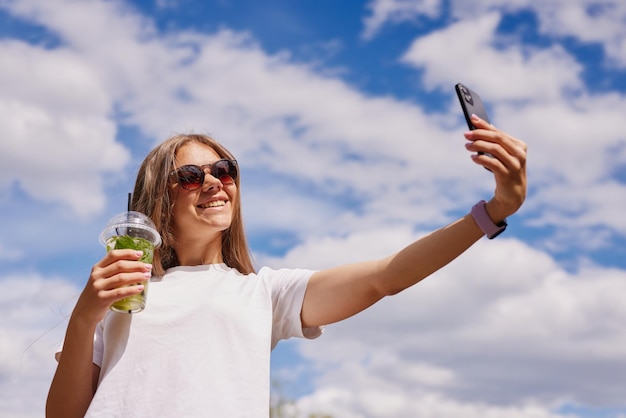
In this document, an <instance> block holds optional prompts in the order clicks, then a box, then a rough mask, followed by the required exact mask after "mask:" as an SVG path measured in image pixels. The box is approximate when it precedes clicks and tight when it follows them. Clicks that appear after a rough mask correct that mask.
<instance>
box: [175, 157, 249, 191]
mask: <svg viewBox="0 0 626 418" xmlns="http://www.w3.org/2000/svg"><path fill="white" fill-rule="evenodd" d="M207 168H208V169H209V174H211V176H213V177H215V178H216V179H218V180H219V181H221V182H222V184H233V183H234V182H235V179H236V178H237V161H235V160H227V159H222V160H218V161H216V162H214V163H211V164H205V165H201V166H200V165H193V164H189V165H184V166H182V167H180V168H178V169H176V170H174V171H172V172H171V173H170V177H174V178H175V180H176V183H178V184H179V185H180V187H182V188H183V189H185V190H196V189H199V188H200V187H201V186H202V184H204V175H205V174H206V169H207Z"/></svg>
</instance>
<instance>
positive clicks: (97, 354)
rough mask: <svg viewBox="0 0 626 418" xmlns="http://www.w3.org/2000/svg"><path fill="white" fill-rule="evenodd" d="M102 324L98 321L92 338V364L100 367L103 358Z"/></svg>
mask: <svg viewBox="0 0 626 418" xmlns="http://www.w3.org/2000/svg"><path fill="white" fill-rule="evenodd" d="M103 334H104V323H103V321H100V323H99V324H98V326H97V327H96V333H95V334H94V336H93V364H95V365H96V366H98V367H102V357H103V356H104V340H103Z"/></svg>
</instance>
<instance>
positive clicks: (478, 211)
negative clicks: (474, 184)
mask: <svg viewBox="0 0 626 418" xmlns="http://www.w3.org/2000/svg"><path fill="white" fill-rule="evenodd" d="M486 203H487V202H485V201H484V200H481V201H480V202H478V203H476V204H475V205H474V206H473V207H472V211H471V212H470V213H471V215H472V217H473V218H474V221H475V222H476V224H477V225H478V227H479V228H480V229H481V230H482V231H483V232H484V233H485V235H487V238H489V239H494V238H495V237H497V236H498V235H500V234H501V233H503V232H504V230H505V229H506V227H507V223H506V220H504V221H502V222H500V223H497V224H496V223H494V222H493V221H492V220H491V218H490V217H489V215H488V214H487V210H486V209H485V204H486Z"/></svg>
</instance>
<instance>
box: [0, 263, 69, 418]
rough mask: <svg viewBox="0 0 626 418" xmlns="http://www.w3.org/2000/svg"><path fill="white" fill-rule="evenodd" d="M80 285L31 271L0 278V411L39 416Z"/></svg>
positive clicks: (23, 417) (21, 415) (7, 413)
mask: <svg viewBox="0 0 626 418" xmlns="http://www.w3.org/2000/svg"><path fill="white" fill-rule="evenodd" d="M78 293H79V290H78V289H77V288H76V287H74V286H73V285H71V284H69V283H68V282H67V281H65V280H62V279H56V278H51V277H41V276H38V275H36V274H19V275H11V276H6V275H5V276H4V277H1V278H0V310H1V315H0V335H1V338H0V341H1V342H0V411H2V414H4V416H11V417H16V418H18V417H19V418H27V417H41V416H43V413H44V405H45V401H46V397H47V393H48V388H49V386H50V382H51V381H52V376H53V374H54V370H55V368H56V362H55V360H54V352H55V350H56V349H57V348H58V347H59V345H60V344H61V341H62V339H63V333H64V331H65V327H66V319H67V317H68V316H69V313H70V312H69V311H70V310H71V308H72V307H73V304H74V300H75V298H76V297H77V296H78Z"/></svg>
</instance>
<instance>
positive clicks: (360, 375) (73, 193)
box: [0, 0, 626, 418]
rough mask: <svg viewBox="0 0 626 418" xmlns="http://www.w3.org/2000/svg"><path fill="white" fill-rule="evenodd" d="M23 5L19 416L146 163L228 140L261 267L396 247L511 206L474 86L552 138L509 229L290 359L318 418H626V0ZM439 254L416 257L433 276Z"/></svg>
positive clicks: (3, 251) (10, 252)
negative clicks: (170, 140)
mask: <svg viewBox="0 0 626 418" xmlns="http://www.w3.org/2000/svg"><path fill="white" fill-rule="evenodd" d="M622 3H623V2H619V1H617V0H612V1H611V0H607V1H586V0H579V1H568V0H552V1H546V2H541V4H539V2H535V1H530V0H518V1H515V2H511V1H507V2H503V1H498V0H479V1H474V2H471V3H470V2H463V1H461V0H450V1H438V0H428V1H410V0H371V1H356V0H354V1H329V0H320V1H266V2H258V1H252V0H249V1H228V0H222V1H209V2H204V1H199V0H181V1H173V0H169V1H168V0H160V1H102V0H94V1H90V2H84V1H73V0H54V1H46V0H21V1H10V0H0V62H1V65H0V88H1V91H2V92H3V94H2V95H0V132H1V133H0V138H1V140H0V144H1V148H0V210H1V211H2V217H0V226H1V228H2V231H3V232H2V233H1V234H0V267H2V268H1V269H0V300H2V302H1V303H0V309H1V310H2V315H0V318H3V319H2V320H0V335H1V336H2V338H1V339H0V341H2V343H0V415H3V416H4V415H8V416H14V417H20V418H23V417H38V416H42V411H43V403H44V400H45V396H46V391H47V387H48V384H49V381H50V379H51V377H52V373H53V371H54V367H55V364H54V361H53V357H52V355H53V352H54V350H55V348H56V346H57V345H58V344H59V343H60V340H61V338H62V335H63V332H64V328H65V325H66V320H67V316H68V315H69V313H70V312H71V309H72V306H73V303H74V301H75V299H76V297H77V295H78V293H79V292H80V290H81V288H82V286H83V283H84V282H85V280H86V278H87V276H88V274H89V270H90V268H91V266H92V265H93V264H94V263H95V262H96V261H97V260H98V259H99V258H100V257H101V255H102V253H103V249H102V248H101V247H100V246H99V244H98V242H97V236H98V234H99V232H100V230H101V229H102V227H103V226H104V224H105V223H106V221H107V219H108V218H110V217H111V216H113V215H114V214H116V213H118V212H120V211H122V210H124V208H125V205H126V195H127V193H128V191H129V190H130V189H131V188H132V183H133V181H134V176H135V173H136V170H137V167H138V164H139V163H140V162H141V160H142V159H143V157H144V156H145V154H146V153H147V152H148V151H149V150H150V149H151V148H152V147H153V146H154V145H155V144H157V143H158V142H160V141H162V140H164V139H165V138H167V137H168V136H170V135H171V134H174V133H178V132H201V133H209V134H211V135H213V136H214V137H215V138H216V139H218V140H219V141H221V142H222V143H224V144H225V145H226V146H227V147H229V148H230V149H231V150H232V151H233V152H234V153H235V155H236V156H237V158H238V160H239V162H240V165H241V166H242V181H243V183H242V194H243V200H244V212H245V219H246V227H247V229H248V233H249V238H250V242H251V246H252V249H253V252H254V254H255V259H256V262H257V265H259V266H261V265H269V266H272V267H307V268H324V267H329V266H333V265H336V264H339V263H345V262H351V261H356V260H363V259H370V258H378V257H384V256H386V255H388V254H390V253H392V252H394V251H396V250H398V249H400V248H401V247H402V246H404V245H405V244H407V243H409V242H411V241H412V240H414V239H416V238H418V237H419V236H421V235H423V234H425V233H427V232H429V231H431V230H432V229H434V228H436V227H439V226H442V225H445V224H446V223H447V222H450V221H452V220H454V219H455V218H456V217H458V216H462V215H463V214H465V213H466V212H467V211H468V210H469V208H470V207H471V205H472V204H473V203H475V202H476V201H477V200H479V199H487V198H489V197H490V196H491V194H492V193H493V180H492V178H491V175H490V174H489V173H488V172H486V171H485V170H482V169H480V168H479V167H476V166H475V165H474V164H472V162H471V160H470V158H469V156H468V155H467V153H466V151H465V149H464V147H463V144H464V140H463V136H462V133H463V131H464V130H465V129H466V128H465V126H464V122H463V120H462V118H461V112H460V110H459V108H458V104H457V101H456V97H455V96H454V89H453V87H454V84H456V83H457V82H464V83H465V84H467V85H469V86H470V87H471V88H473V89H474V90H476V91H478V92H480V94H481V96H482V97H483V100H484V101H485V102H486V104H487V107H488V110H489V114H490V117H491V120H492V122H493V123H494V124H495V125H496V126H498V127H500V128H502V129H504V130H506V131H508V132H510V133H511V134H513V135H515V136H517V137H519V138H521V139H524V140H525V141H526V142H527V143H528V146H529V161H528V172H529V196H528V200H527V202H526V204H525V205H524V206H523V207H522V209H521V210H520V211H519V213H517V214H516V215H515V216H513V217H512V218H511V219H510V222H509V224H510V227H509V228H508V229H507V231H506V234H505V235H503V236H501V237H500V238H498V239H497V240H495V241H488V240H482V241H480V242H479V243H477V244H476V245H475V246H474V247H473V248H472V249H470V250H469V251H468V252H467V253H466V254H464V255H463V256H462V257H461V258H459V259H458V260H456V261H455V262H453V263H452V264H451V265H450V266H448V267H447V268H446V269H444V270H442V271H440V272H438V273H436V274H435V275H434V276H433V277H431V278H429V279H428V280H426V281H424V282H423V283H420V284H419V285H417V286H415V287H414V288H412V289H409V290H407V291H405V292H403V293H401V294H400V295H397V296H394V297H391V298H388V299H386V300H383V301H381V302H380V303H379V304H377V305H376V306H375V307H373V308H371V309H370V310H368V311H366V312H363V313H362V314H359V315H357V316H355V317H353V318H350V319H348V320H346V321H344V322H342V323H340V324H335V325H332V326H329V327H328V328H327V330H326V332H325V335H324V336H323V337H322V338H320V339H318V340H315V341H299V340H290V341H287V342H283V343H281V344H280V345H279V347H278V348H277V349H276V351H275V353H274V363H273V366H272V371H273V377H274V379H276V380H277V381H279V382H280V383H281V384H282V386H283V388H284V392H285V393H286V395H287V396H289V397H290V398H292V399H293V400H294V405H295V407H296V408H297V411H298V412H299V413H300V414H301V416H308V415H307V414H310V413H328V414H332V415H333V416H336V417H342V418H357V417H368V418H369V417H372V418H377V417H389V416H393V417H416V416H419V417H433V418H434V417H450V416H455V417H456V416H458V417H463V418H474V417H481V418H482V417H488V416H493V417H507V418H509V417H511V418H517V417H530V416H532V417H541V418H543V417H549V418H556V417H580V418H589V417H594V418H597V417H601V418H619V417H621V418H623V417H626V403H625V402H624V396H623V394H624V392H625V390H626V382H625V381H624V376H626V360H625V359H626V308H624V306H626V305H624V303H623V295H624V294H626V245H625V244H626V220H625V219H626V218H625V217H624V216H623V213H624V209H625V208H626V135H625V134H624V126H625V122H624V120H625V119H624V115H626V70H625V69H626V58H625V57H626V24H625V23H626V5H624V4H622ZM416 262H418V261H416Z"/></svg>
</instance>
